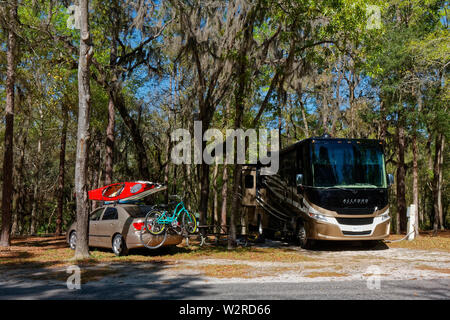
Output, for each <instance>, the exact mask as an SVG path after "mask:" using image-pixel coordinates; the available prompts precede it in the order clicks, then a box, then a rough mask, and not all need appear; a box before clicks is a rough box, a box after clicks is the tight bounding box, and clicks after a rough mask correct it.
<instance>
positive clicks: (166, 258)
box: [0, 237, 321, 269]
mask: <svg viewBox="0 0 450 320" xmlns="http://www.w3.org/2000/svg"><path fill="white" fill-rule="evenodd" d="M90 253H91V256H90V258H89V259H85V260H81V261H76V262H74V261H73V260H72V259H73V256H74V251H72V250H71V249H70V248H69V247H68V245H67V243H66V242H65V237H45V238H43V237H42V238H41V237H28V238H20V239H13V241H12V246H11V247H9V248H8V250H1V251H0V267H6V268H14V269H15V268H57V267H64V266H68V265H73V264H74V263H76V264H77V265H78V266H80V267H82V266H94V265H96V264H99V263H149V262H150V263H164V264H170V263H173V262H175V261H178V260H200V259H229V260H235V261H244V260H250V261H261V262H309V261H320V260H321V259H320V258H314V257H308V256H305V255H303V254H301V253H299V252H298V251H296V250H292V249H289V248H254V247H247V248H236V249H234V250H228V249H227V248H226V247H223V246H215V247H202V248H200V247H195V246H194V247H183V246H177V247H167V248H161V249H158V250H154V251H153V250H147V249H143V250H131V254H130V255H128V256H123V257H116V256H115V255H114V254H113V253H112V252H111V251H110V250H108V249H91V252H90Z"/></svg>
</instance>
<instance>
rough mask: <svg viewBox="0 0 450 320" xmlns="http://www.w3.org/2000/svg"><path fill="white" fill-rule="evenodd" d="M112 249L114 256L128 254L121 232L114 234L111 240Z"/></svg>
mask: <svg viewBox="0 0 450 320" xmlns="http://www.w3.org/2000/svg"><path fill="white" fill-rule="evenodd" d="M112 251H113V252H114V254H115V255H116V256H124V255H127V254H128V248H127V245H126V244H125V240H124V239H123V237H122V235H121V234H116V235H115V236H114V238H113V241H112Z"/></svg>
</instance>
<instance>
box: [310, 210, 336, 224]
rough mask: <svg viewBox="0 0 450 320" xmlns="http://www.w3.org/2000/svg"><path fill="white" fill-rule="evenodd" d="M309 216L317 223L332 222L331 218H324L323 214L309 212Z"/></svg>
mask: <svg viewBox="0 0 450 320" xmlns="http://www.w3.org/2000/svg"><path fill="white" fill-rule="evenodd" d="M309 216H310V217H311V218H313V219H316V220H319V221H324V222H332V221H330V219H331V218H329V217H327V216H325V215H323V214H320V213H313V212H311V211H310V212H309Z"/></svg>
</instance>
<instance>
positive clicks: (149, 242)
mask: <svg viewBox="0 0 450 320" xmlns="http://www.w3.org/2000/svg"><path fill="white" fill-rule="evenodd" d="M144 233H145V229H144V228H143V230H141V233H140V234H139V237H140V238H141V243H142V244H143V245H144V247H146V248H147V249H158V248H159V247H161V246H162V245H163V244H164V242H166V239H167V232H164V233H163V234H160V235H157V236H155V235H152V234H149V236H148V237H147V238H146V239H144V237H143V235H144Z"/></svg>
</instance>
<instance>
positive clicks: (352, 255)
mask: <svg viewBox="0 0 450 320" xmlns="http://www.w3.org/2000/svg"><path fill="white" fill-rule="evenodd" d="M399 238H401V236H396V235H395V236H391V238H390V239H389V240H394V241H395V240H398V239H399ZM190 244H191V245H190V246H189V247H188V246H186V244H185V243H184V242H183V244H181V245H179V246H177V247H172V248H165V249H159V250H156V251H150V250H146V249H145V250H134V251H131V252H130V255H128V256H126V257H116V256H114V255H113V254H112V252H111V251H110V250H107V249H104V250H103V249H92V251H91V259H88V260H84V261H73V260H72V257H73V251H72V250H70V249H69V248H68V246H67V244H66V243H65V239H64V237H25V238H17V239H14V240H13V242H12V246H11V247H10V249H9V250H4V249H3V250H1V251H0V280H2V278H3V279H5V278H8V277H20V278H27V279H35V280H49V281H65V280H66V279H67V273H66V270H67V266H70V265H74V264H76V265H77V266H80V267H81V269H82V281H83V283H86V282H90V281H99V280H101V279H103V278H108V277H121V276H122V275H123V274H124V273H126V272H127V271H129V270H130V268H138V269H140V270H148V271H153V272H158V273H162V274H164V276H165V277H167V278H168V279H170V278H176V277H177V276H179V275H180V274H182V275H184V276H189V275H192V277H193V278H194V277H195V278H196V279H201V280H198V281H204V282H209V283H211V282H236V281H239V282H255V281H257V282H275V281H276V282H312V281H348V280H365V279H368V278H369V277H373V276H377V277H379V278H380V279H381V280H408V279H410V280H412V279H415V280H427V279H437V278H439V279H441V278H447V279H448V278H450V232H449V231H446V232H441V233H439V234H438V236H435V237H433V236H432V235H431V234H429V233H423V234H421V236H420V237H419V238H418V239H416V240H414V241H401V242H392V243H384V242H379V243H378V244H377V245H376V246H375V247H373V248H367V247H364V246H361V243H360V242H326V243H319V244H318V245H317V247H316V248H315V249H314V250H304V249H301V248H299V247H298V246H295V245H293V244H290V243H285V242H282V241H271V240H266V241H265V243H261V244H253V245H251V246H249V247H242V248H238V249H236V250H232V251H229V250H227V249H226V247H225V246H220V245H218V246H215V245H212V244H207V245H206V246H204V247H199V246H198V242H196V241H190ZM127 279H128V278H127Z"/></svg>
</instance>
